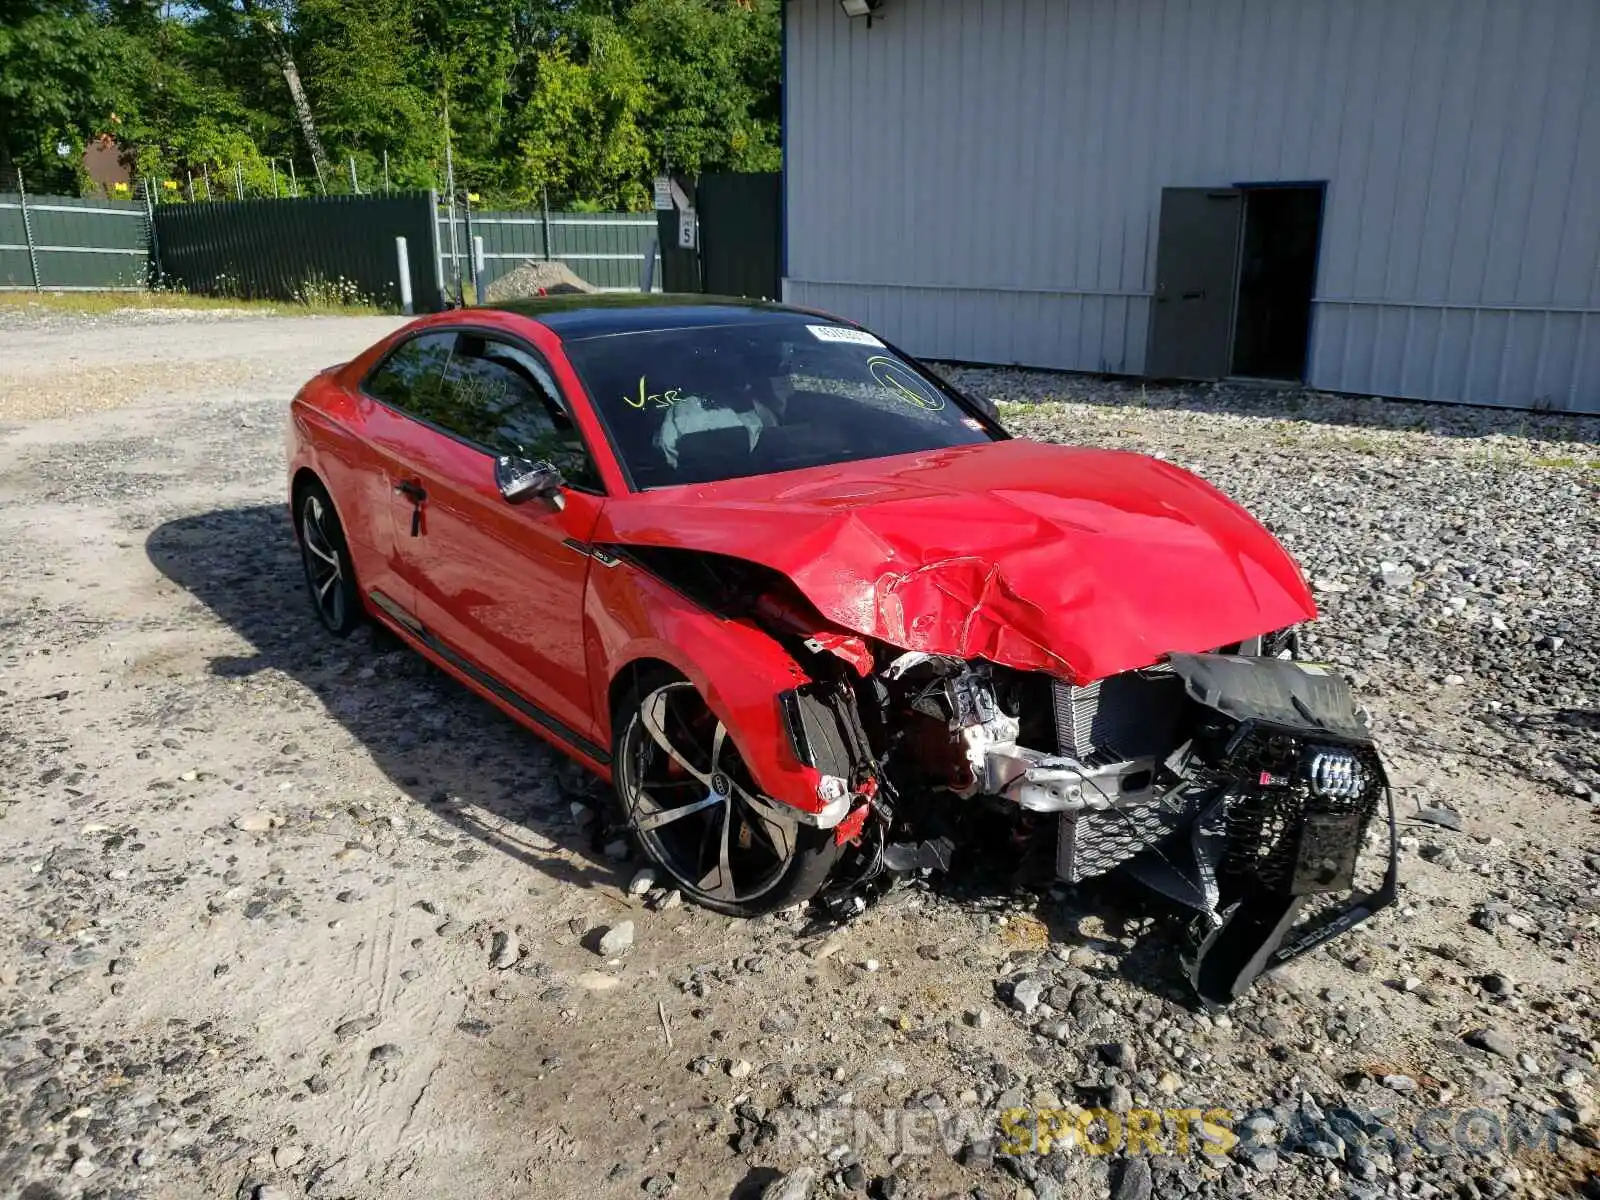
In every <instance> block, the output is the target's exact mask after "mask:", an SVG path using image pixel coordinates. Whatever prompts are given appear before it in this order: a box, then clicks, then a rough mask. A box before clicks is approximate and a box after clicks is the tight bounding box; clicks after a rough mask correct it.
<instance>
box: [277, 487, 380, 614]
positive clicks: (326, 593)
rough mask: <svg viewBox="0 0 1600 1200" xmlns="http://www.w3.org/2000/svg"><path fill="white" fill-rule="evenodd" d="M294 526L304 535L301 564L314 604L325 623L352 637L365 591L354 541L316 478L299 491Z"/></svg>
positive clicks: (314, 608) (295, 501)
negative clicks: (354, 556)
mask: <svg viewBox="0 0 1600 1200" xmlns="http://www.w3.org/2000/svg"><path fill="white" fill-rule="evenodd" d="M294 505H295V511H294V526H295V532H297V533H298V534H299V535H300V564H301V566H302V567H303V568H304V570H305V576H306V590H307V592H308V593H309V594H310V597H311V607H312V609H313V610H314V611H315V612H316V614H317V620H318V621H320V622H321V623H322V627H323V628H324V629H326V630H327V631H328V632H329V633H331V634H333V636H334V637H340V638H342V637H349V636H350V634H351V632H352V631H353V630H354V629H355V628H356V626H358V625H360V624H361V621H362V616H363V614H362V611H361V591H360V589H359V588H358V587H357V586H356V571H355V564H354V563H352V562H351V561H350V544H349V543H348V542H347V541H345V536H344V526H342V525H341V524H340V523H339V514H338V513H337V512H336V511H335V510H334V507H333V501H332V499H330V498H329V496H328V490H327V489H326V488H325V487H323V486H322V484H320V483H317V482H315V481H313V482H311V483H308V484H306V485H305V486H303V487H301V488H300V489H299V490H298V491H296V493H295V500H294Z"/></svg>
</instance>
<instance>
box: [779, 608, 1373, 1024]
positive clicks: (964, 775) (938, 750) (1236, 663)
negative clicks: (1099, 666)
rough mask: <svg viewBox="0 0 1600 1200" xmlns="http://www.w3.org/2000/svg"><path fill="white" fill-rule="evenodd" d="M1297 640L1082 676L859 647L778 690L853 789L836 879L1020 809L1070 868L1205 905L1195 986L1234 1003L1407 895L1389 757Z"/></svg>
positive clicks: (865, 880)
mask: <svg viewBox="0 0 1600 1200" xmlns="http://www.w3.org/2000/svg"><path fill="white" fill-rule="evenodd" d="M1294 642H1295V639H1294V635H1293V632H1292V631H1286V632H1285V633H1282V634H1279V635H1275V636H1269V637H1265V638H1256V639H1251V640H1250V641H1248V642H1245V643H1241V644H1238V645H1234V646H1229V647H1226V648H1224V649H1223V650H1222V651H1219V652H1217V653H1207V654H1176V653H1175V654H1170V655H1167V656H1165V657H1164V658H1163V659H1162V660H1161V661H1160V662H1158V663H1156V664H1155V665H1153V666H1150V667H1147V668H1143V669H1139V670H1131V671H1125V672H1122V673H1120V674H1117V675H1113V676H1111V677H1109V678H1105V679H1100V680H1096V681H1093V682H1090V683H1086V684H1073V683H1069V682H1066V681H1064V680H1062V679H1060V678H1057V677H1055V676H1051V675H1047V674H1044V673H1039V672H1027V671H1019V670H1015V669H1012V668H1008V667H1003V666H998V665H995V664H991V663H987V662H983V661H976V662H974V661H962V660H959V659H953V658H947V657H940V656H937V655H930V654H924V653H893V654H892V656H890V655H889V654H888V653H885V652H884V651H883V650H882V649H880V651H879V658H880V659H881V660H886V661H876V662H873V663H872V664H871V665H870V667H869V664H868V663H866V662H863V661H861V652H862V650H864V646H863V647H858V648H857V650H856V653H855V654H854V656H853V657H854V660H855V663H854V669H839V670H835V671H833V673H832V677H831V678H828V679H823V680H820V681H819V682H814V683H812V684H809V685H807V686H805V687H802V688H798V689H795V690H793V691H791V692H787V693H785V694H784V695H783V696H782V697H781V698H780V705H781V707H782V710H783V715H784V721H785V727H786V729H787V730H788V733H789V737H790V740H791V744H792V748H793V749H794V751H795V753H796V755H797V756H798V757H800V758H801V760H802V761H804V762H806V763H808V764H809V765H812V766H814V767H816V768H817V769H818V770H819V771H821V772H822V773H823V775H824V777H825V778H833V779H836V780H838V786H837V788H836V790H837V791H838V792H839V794H840V795H841V796H848V797H850V805H851V807H850V809H849V811H848V813H847V815H845V816H844V817H843V819H842V820H841V822H840V824H839V826H838V831H839V832H838V836H839V838H840V839H841V842H846V841H847V842H848V843H849V846H850V853H849V854H848V855H847V856H846V858H845V859H844V861H843V863H842V864H841V867H840V868H839V870H838V872H837V873H836V878H835V880H834V885H835V886H834V894H835V895H836V896H837V895H839V894H841V893H843V894H850V893H851V892H854V893H856V894H859V893H861V892H863V891H866V890H870V887H871V885H872V882H873V881H874V880H875V879H880V878H882V877H884V876H885V875H887V874H892V873H895V872H904V871H910V870H919V869H929V868H932V869H946V868H948V867H949V866H950V864H951V860H952V857H953V856H955V855H958V854H959V849H960V844H961V841H962V836H961V833H960V830H961V828H962V825H963V824H964V823H965V822H967V821H970V820H984V821H991V822H992V821H994V820H997V819H999V820H1010V821H1012V822H1015V823H1017V824H1018V825H1019V826H1021V827H1023V828H1024V829H1026V830H1028V831H1034V833H1033V836H1035V837H1038V836H1049V834H1050V833H1052V832H1053V836H1054V839H1055V854H1054V873H1055V875H1056V877H1057V878H1058V879H1060V880H1062V881H1064V882H1066V883H1069V884H1077V883H1080V882H1082V881H1084V880H1088V879H1091V878H1093V877H1096V876H1101V875H1106V874H1108V873H1110V872H1113V871H1120V872H1122V873H1124V874H1125V875H1127V876H1129V877H1131V878H1133V879H1135V880H1137V881H1139V882H1140V883H1142V884H1144V885H1146V886H1148V887H1149V888H1151V889H1153V890H1154V891H1156V892H1158V893H1160V894H1161V895H1162V896H1164V897H1166V898H1167V899H1169V900H1171V901H1175V902H1177V903H1179V904H1181V905H1183V906H1186V907H1187V908H1189V909H1191V910H1193V912H1194V914H1195V919H1194V921H1193V922H1192V928H1191V930H1190V945H1189V961H1188V962H1187V964H1186V965H1187V968H1188V975H1189V979H1190V981H1191V982H1192V984H1193V986H1194V988H1195V990H1196V992H1197V993H1198V995H1199V996H1200V997H1201V999H1202V1000H1203V1001H1205V1002H1206V1003H1208V1004H1211V1005H1225V1004H1227V1003H1229V1002H1230V1001H1232V1000H1233V999H1235V998H1237V997H1238V996H1239V995H1240V994H1241V993H1242V992H1243V991H1244V990H1245V989H1246V988H1248V987H1249V986H1250V984H1251V982H1252V981H1253V980H1254V979H1255V978H1256V977H1257V976H1258V975H1259V974H1260V973H1261V972H1262V971H1264V970H1268V969H1271V968H1273V967H1275V966H1278V965H1280V964H1282V963H1285V962H1287V961H1289V960H1290V959H1292V958H1294V957H1296V956H1298V955H1301V954H1304V953H1306V952H1307V951H1309V950H1312V949H1314V948H1315V947H1317V946H1319V945H1321V944H1323V943H1324V942H1326V941H1327V940H1328V939H1330V938H1332V937H1334V936H1336V935H1337V934H1339V933H1341V932H1343V931H1345V930H1348V929H1349V928H1351V927H1352V926H1354V925H1356V924H1357V923H1359V922H1360V921H1362V920H1364V919H1366V918H1367V917H1368V916H1370V915H1372V914H1373V913H1374V912H1376V911H1378V910H1379V909H1381V908H1383V907H1385V906H1387V905H1388V904H1390V903H1392V902H1393V900H1394V899H1395V895H1396V887H1397V884H1396V834H1395V819H1394V810H1393V803H1392V800H1391V798H1390V795H1389V787H1388V783H1387V779H1386V777H1385V774H1384V769H1383V764H1382V762H1381V760H1380V759H1379V756H1378V754H1377V751H1376V749H1375V748H1374V746H1373V742H1372V739H1371V737H1370V736H1369V734H1368V732H1367V729H1366V727H1365V725H1364V723H1363V721H1362V720H1361V719H1360V717H1359V716H1358V714H1357V711H1356V709H1355V706H1354V703H1353V700H1352V697H1351V694H1350V691H1349V688H1348V686H1347V684H1346V683H1345V681H1344V680H1343V678H1341V677H1340V676H1338V675H1337V674H1334V673H1333V672H1332V671H1330V670H1328V669H1326V668H1323V667H1320V666H1316V665H1313V664H1308V663H1302V662H1298V661H1296V660H1295V659H1294V657H1293V653H1294ZM809 649H810V650H811V651H812V653H813V654H814V655H816V656H817V657H818V658H823V657H828V656H830V655H831V656H832V657H833V658H834V660H835V662H841V661H842V660H841V659H840V656H839V653H838V652H839V647H837V646H831V645H826V644H824V643H821V642H818V641H817V640H815V639H812V640H811V642H810V645H809ZM817 665H818V666H819V668H822V664H821V663H817ZM864 668H865V669H864ZM817 673H818V674H819V675H823V674H825V673H826V669H825V668H823V669H819V671H818V672H817ZM1380 810H1382V811H1383V817H1384V823H1385V824H1386V825H1387V829H1386V830H1385V828H1384V825H1383V824H1379V823H1376V822H1375V818H1376V817H1378V815H1379V812H1380ZM952 814H955V817H954V819H952ZM1052 827H1053V829H1052ZM1369 833H1370V834H1371V837H1370V839H1369ZM1369 840H1370V842H1371V843H1372V845H1371V846H1370V847H1369Z"/></svg>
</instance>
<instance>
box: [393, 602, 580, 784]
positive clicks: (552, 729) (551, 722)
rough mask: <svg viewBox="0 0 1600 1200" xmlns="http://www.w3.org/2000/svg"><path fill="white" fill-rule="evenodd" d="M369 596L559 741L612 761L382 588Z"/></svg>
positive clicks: (425, 643) (407, 629) (408, 630)
mask: <svg viewBox="0 0 1600 1200" xmlns="http://www.w3.org/2000/svg"><path fill="white" fill-rule="evenodd" d="M367 596H368V598H369V599H370V600H371V601H372V603H373V604H374V605H375V606H376V607H377V608H379V609H381V610H382V612H383V615H384V616H386V617H388V618H389V619H390V620H391V621H393V622H394V623H395V624H396V625H398V626H399V627H400V628H401V629H402V630H404V631H405V632H406V633H408V634H410V635H411V636H412V637H414V638H416V640H417V641H418V642H419V643H420V644H422V645H423V646H425V647H427V648H428V649H429V650H431V651H433V653H435V654H437V655H438V656H439V657H440V658H442V659H444V660H445V662H447V663H449V664H450V665H451V666H452V667H453V668H455V669H456V670H457V671H459V672H461V674H463V675H465V676H466V677H467V678H468V679H470V680H472V682H473V683H475V684H477V685H478V686H479V687H481V688H483V689H484V690H485V691H488V692H492V693H493V694H494V695H495V696H496V697H498V698H499V699H500V700H502V701H504V702H505V703H506V704H509V705H510V706H511V707H512V708H514V709H516V710H517V711H518V712H519V713H521V714H522V715H523V716H524V717H526V718H528V720H530V721H532V722H533V723H534V724H535V725H537V726H539V727H540V728H541V729H543V730H545V731H546V732H547V733H549V734H550V735H551V736H553V737H555V738H556V739H558V740H559V741H562V742H565V743H566V744H567V745H569V746H571V747H572V748H573V749H575V750H577V751H578V752H580V753H581V754H582V755H583V756H584V757H585V758H588V759H591V760H592V761H594V762H597V763H600V764H601V765H602V766H607V765H609V764H610V762H611V755H610V754H609V753H608V752H607V751H606V750H604V749H602V748H601V747H599V746H597V745H595V744H594V743H593V742H591V741H590V740H589V739H588V738H586V737H584V736H583V735H582V734H581V733H578V732H577V731H576V730H574V729H572V728H570V727H569V726H567V725H566V724H564V723H563V722H562V721H560V720H558V719H557V718H555V717H553V716H551V715H550V714H549V713H547V712H545V711H544V709H542V708H540V707H539V706H538V705H536V704H534V703H533V702H532V701H530V700H527V699H525V698H524V697H522V696H521V695H520V694H518V693H517V692H515V691H513V690H512V689H511V688H509V687H507V686H506V685H505V684H503V683H501V682H500V681H499V680H498V679H496V678H495V677H494V676H493V675H491V674H489V673H488V672H487V671H485V670H484V669H483V668H482V667H480V666H478V665H477V664H476V663H474V662H472V661H470V660H469V659H466V658H464V657H462V656H461V655H460V654H458V653H457V652H456V651H455V650H453V649H451V648H450V647H449V646H447V645H445V643H444V642H442V641H441V640H440V639H439V637H438V636H437V635H436V634H434V633H433V632H432V631H431V630H429V629H427V628H425V627H424V626H423V624H422V622H421V621H419V620H417V618H416V617H414V616H413V615H412V614H411V613H409V612H407V611H406V610H405V609H404V608H402V607H401V606H400V605H399V604H397V603H395V602H394V601H393V600H391V599H390V598H389V597H388V596H385V595H384V594H383V593H382V592H379V591H373V592H368V593H367Z"/></svg>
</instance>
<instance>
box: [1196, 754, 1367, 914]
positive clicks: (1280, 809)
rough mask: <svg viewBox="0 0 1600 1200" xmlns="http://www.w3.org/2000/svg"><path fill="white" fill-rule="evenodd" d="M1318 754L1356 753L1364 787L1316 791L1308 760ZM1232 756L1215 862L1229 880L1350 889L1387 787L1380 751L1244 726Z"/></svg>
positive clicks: (1251, 885)
mask: <svg viewBox="0 0 1600 1200" xmlns="http://www.w3.org/2000/svg"><path fill="white" fill-rule="evenodd" d="M1317 753H1339V754H1346V755H1350V756H1352V757H1353V758H1354V759H1355V760H1356V761H1357V762H1358V763H1359V764H1360V767H1361V770H1362V773H1363V775H1362V778H1363V780H1364V783H1363V786H1362V787H1361V788H1360V790H1359V791H1357V792H1356V793H1355V794H1353V795H1341V796H1325V795H1318V794H1316V792H1315V791H1314V790H1313V787H1312V783H1311V762H1312V759H1313V757H1314V755H1316V754H1317ZM1229 760H1230V762H1229V766H1230V768H1231V771H1230V773H1232V774H1233V776H1234V781H1233V784H1232V786H1231V788H1230V796H1229V800H1228V805H1227V810H1226V812H1227V828H1228V841H1227V851H1226V853H1225V854H1224V857H1223V860H1222V863H1221V864H1220V866H1219V869H1218V876H1219V879H1220V881H1221V882H1222V883H1223V885H1224V887H1230V886H1231V888H1232V890H1234V891H1236V892H1237V891H1249V890H1256V889H1260V890H1266V891H1271V892H1277V893H1280V894H1281V893H1290V894H1295V895H1308V894H1312V893H1317V892H1327V891H1343V890H1346V889H1348V888H1349V887H1350V886H1351V885H1352V882H1353V879H1354V874H1355V866H1356V859H1357V857H1358V855H1359V854H1360V851H1361V847H1362V844H1363V842H1364V841H1365V838H1366V831H1367V825H1368V823H1369V822H1370V821H1371V819H1372V816H1373V814H1374V813H1375V812H1376V811H1377V806H1378V801H1379V799H1380V797H1381V796H1382V792H1383V767H1382V764H1381V763H1380V762H1379V761H1378V756H1377V753H1376V751H1374V750H1372V748H1371V747H1362V746H1339V747H1336V748H1330V747H1327V746H1308V745H1306V744H1305V743H1303V742H1301V741H1299V740H1298V739H1296V738H1292V737H1290V736H1288V735H1287V734H1281V733H1269V732H1264V731H1260V730H1253V729H1246V730H1243V731H1242V733H1241V736H1240V737H1239V738H1238V739H1237V740H1236V742H1235V744H1234V747H1233V752H1232V753H1231V754H1230V755H1229Z"/></svg>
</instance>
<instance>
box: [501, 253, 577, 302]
mask: <svg viewBox="0 0 1600 1200" xmlns="http://www.w3.org/2000/svg"><path fill="white" fill-rule="evenodd" d="M599 290H600V289H599V288H597V287H595V286H594V285H593V284H591V283H589V282H588V281H587V280H584V279H582V278H581V277H579V276H578V275H576V274H574V272H573V271H572V269H571V268H570V267H568V266H567V264H566V263H561V262H531V263H523V264H522V265H521V266H520V267H516V268H514V269H513V270H510V271H507V272H506V273H505V274H504V275H502V276H500V278H499V279H496V280H495V281H494V282H493V283H491V284H490V285H489V286H488V287H486V288H484V289H483V300H484V303H486V304H498V303H500V302H501V301H502V300H529V299H532V298H533V297H535V296H566V295H574V294H577V293H580V292H596V291H599Z"/></svg>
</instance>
